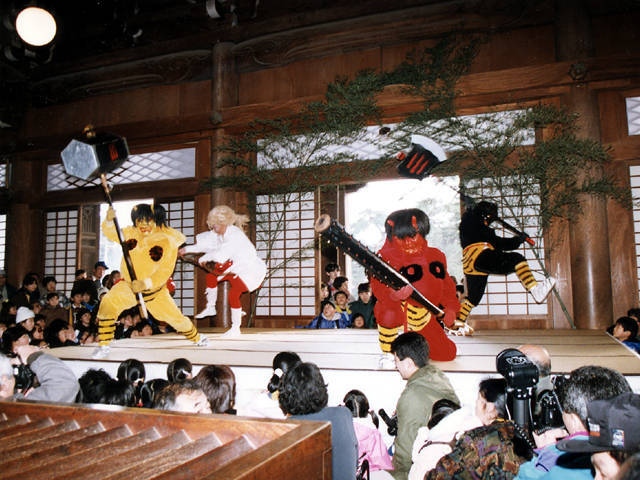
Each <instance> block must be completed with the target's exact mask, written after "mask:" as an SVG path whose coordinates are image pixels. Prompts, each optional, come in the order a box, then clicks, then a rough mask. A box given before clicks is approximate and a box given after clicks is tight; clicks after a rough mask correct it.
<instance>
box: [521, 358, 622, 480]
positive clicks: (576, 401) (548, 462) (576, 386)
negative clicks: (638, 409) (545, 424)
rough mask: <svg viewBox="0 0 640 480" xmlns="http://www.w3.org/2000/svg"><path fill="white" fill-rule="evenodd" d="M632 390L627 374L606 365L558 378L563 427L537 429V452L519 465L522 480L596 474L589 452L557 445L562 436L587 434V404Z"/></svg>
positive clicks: (560, 479)
mask: <svg viewBox="0 0 640 480" xmlns="http://www.w3.org/2000/svg"><path fill="white" fill-rule="evenodd" d="M630 392H632V390H631V386H630V385H629V382H628V381H627V380H626V379H625V378H624V376H623V375H622V374H621V373H619V372H617V371H615V370H611V369H609V368H606V367H600V366H584V367H579V368H577V369H575V370H573V371H572V372H571V373H570V374H569V378H567V379H566V380H565V381H563V382H560V383H559V384H558V382H556V387H555V393H556V395H557V397H558V399H559V401H560V406H561V407H562V420H563V422H564V427H565V429H564V430H561V429H551V430H548V431H546V432H544V433H542V434H540V435H538V434H536V433H535V432H534V435H533V436H534V439H535V442H536V446H537V447H538V448H537V450H536V455H535V456H534V457H533V458H532V459H531V460H529V461H528V462H526V463H524V464H522V465H521V466H520V470H519V471H518V475H517V476H516V477H515V478H516V479H519V480H534V479H535V480H538V479H544V480H555V479H558V480H573V479H575V480H581V479H585V480H587V479H589V480H591V479H592V478H593V475H592V473H591V460H590V456H589V455H588V454H584V455H579V454H578V455H576V454H574V453H564V452H562V451H561V450H559V449H558V448H557V443H558V441H559V440H562V439H565V440H567V439H580V438H588V430H587V425H588V421H587V418H588V412H587V405H588V404H589V402H592V401H595V400H606V399H609V398H612V397H615V396H618V395H621V394H623V393H630Z"/></svg>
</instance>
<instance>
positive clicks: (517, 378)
mask: <svg viewBox="0 0 640 480" xmlns="http://www.w3.org/2000/svg"><path fill="white" fill-rule="evenodd" d="M496 369H497V371H498V373H499V374H500V375H502V376H503V377H504V378H505V380H506V381H507V393H508V394H509V395H510V396H511V398H512V399H513V420H514V422H515V423H516V424H517V425H519V426H520V427H522V428H523V429H525V430H526V431H528V432H532V431H535V432H536V433H538V434H540V433H542V432H544V431H546V430H549V429H551V428H557V427H561V426H562V425H563V422H562V409H561V407H560V402H559V400H558V396H557V394H556V389H557V388H559V387H560V386H561V383H562V381H563V380H564V377H556V379H555V382H554V388H553V389H552V390H543V391H542V392H540V393H539V394H537V395H536V390H535V387H536V386H537V385H538V380H539V372H538V367H536V365H535V364H534V363H533V362H531V360H529V359H528V358H527V357H526V355H525V354H524V353H522V352H521V351H520V350H517V349H515V348H507V349H506V350H503V351H502V352H500V353H499V354H498V356H497V357H496Z"/></svg>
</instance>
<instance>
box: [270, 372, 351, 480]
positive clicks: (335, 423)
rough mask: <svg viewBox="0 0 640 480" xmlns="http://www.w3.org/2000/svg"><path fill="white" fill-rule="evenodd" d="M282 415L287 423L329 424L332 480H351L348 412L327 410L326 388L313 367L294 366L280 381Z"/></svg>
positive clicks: (349, 413) (340, 409)
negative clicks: (288, 420)
mask: <svg viewBox="0 0 640 480" xmlns="http://www.w3.org/2000/svg"><path fill="white" fill-rule="evenodd" d="M278 401H279V403H280V408H281V409H282V412H283V413H284V414H285V415H287V416H288V417H289V418H291V419H296V420H319V421H329V422H331V447H332V449H331V453H332V454H331V464H332V472H333V473H332V476H331V478H333V480H353V479H354V478H355V477H356V467H357V464H358V439H357V438H356V434H355V430H354V428H353V420H352V416H351V412H349V410H348V409H347V408H346V407H328V406H327V403H328V401H329V395H328V392H327V385H326V383H325V381H324V378H323V377H322V373H321V372H320V369H319V368H318V367H317V365H315V364H313V363H298V364H297V365H295V366H293V367H292V368H291V369H289V371H288V372H287V373H285V374H284V376H283V377H282V382H281V384H280V395H279V397H278Z"/></svg>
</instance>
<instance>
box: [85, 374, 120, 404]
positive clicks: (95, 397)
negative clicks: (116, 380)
mask: <svg viewBox="0 0 640 480" xmlns="http://www.w3.org/2000/svg"><path fill="white" fill-rule="evenodd" d="M109 380H113V378H112V377H111V375H109V374H108V373H107V372H106V371H105V370H104V369H102V368H100V369H98V368H89V369H88V370H86V371H85V372H84V373H83V374H82V375H80V378H79V379H78V383H79V384H80V391H81V393H82V395H81V396H80V401H81V402H82V403H100V400H101V399H102V398H103V395H104V390H105V385H106V383H107V382H108V381H109Z"/></svg>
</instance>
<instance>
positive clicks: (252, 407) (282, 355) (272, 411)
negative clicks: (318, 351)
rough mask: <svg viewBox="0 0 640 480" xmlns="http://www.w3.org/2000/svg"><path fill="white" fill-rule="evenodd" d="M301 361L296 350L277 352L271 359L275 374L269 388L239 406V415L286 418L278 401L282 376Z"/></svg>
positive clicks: (270, 380)
mask: <svg viewBox="0 0 640 480" xmlns="http://www.w3.org/2000/svg"><path fill="white" fill-rule="evenodd" d="M301 361H302V360H300V357H299V356H298V354H297V353H295V352H279V353H277V354H276V355H275V356H274V357H273V360H272V361H271V366H272V368H273V374H272V375H271V378H270V379H269V382H268V384H267V388H266V389H265V390H262V391H261V392H260V393H258V395H256V396H255V397H254V398H252V399H251V401H250V402H249V403H247V405H240V406H238V415H242V416H246V417H267V418H285V415H284V413H282V410H281V409H280V404H279V403H278V396H279V395H280V382H281V380H282V376H283V375H284V374H285V373H287V372H288V371H289V369H290V368H291V367H293V366H295V365H297V364H298V363H300V362H301Z"/></svg>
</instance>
